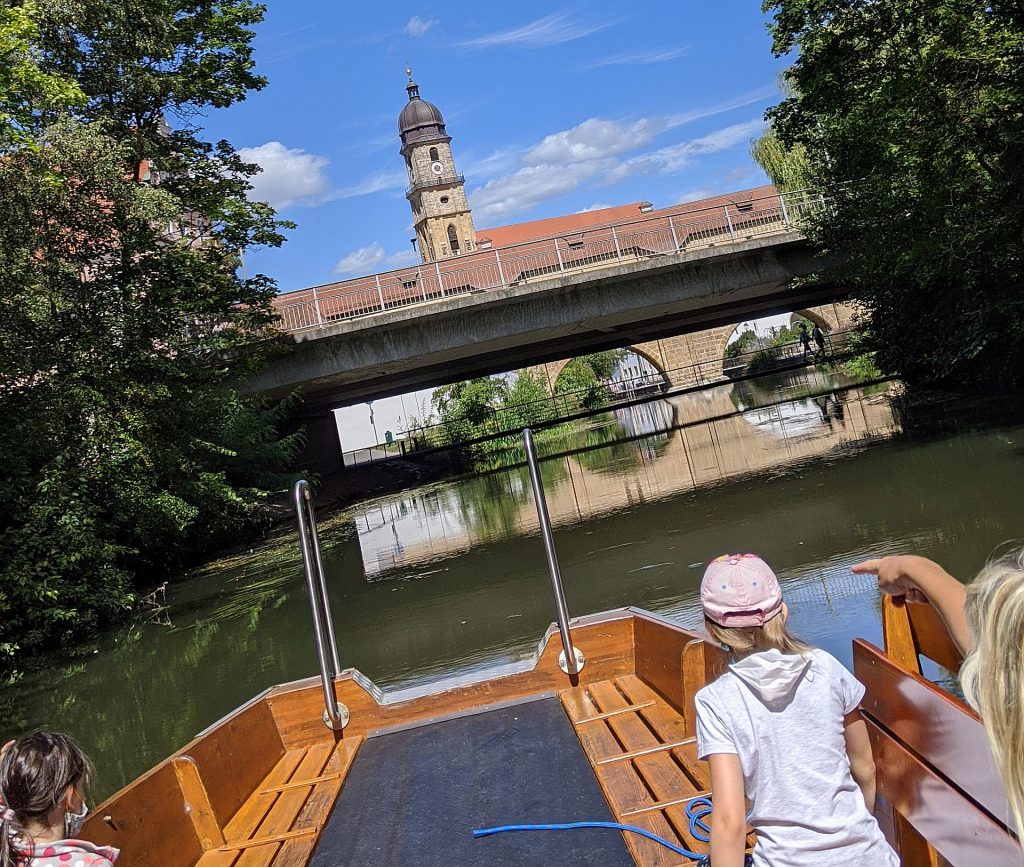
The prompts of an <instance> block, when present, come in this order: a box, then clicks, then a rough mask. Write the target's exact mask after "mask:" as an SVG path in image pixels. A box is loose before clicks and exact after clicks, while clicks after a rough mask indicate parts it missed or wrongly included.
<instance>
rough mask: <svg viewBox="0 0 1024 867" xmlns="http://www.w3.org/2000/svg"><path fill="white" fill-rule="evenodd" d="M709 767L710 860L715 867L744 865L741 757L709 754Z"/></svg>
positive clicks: (743, 807)
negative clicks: (710, 801)
mask: <svg viewBox="0 0 1024 867" xmlns="http://www.w3.org/2000/svg"><path fill="white" fill-rule="evenodd" d="M708 764H709V765H710V766H711V796H712V799H713V801H714V809H712V811H711V863H712V864H713V865H714V867H743V850H744V849H745V842H746V837H747V815H746V809H745V805H746V801H745V800H744V798H743V769H742V767H741V766H740V757H739V756H737V755H734V754H732V753H712V754H711V755H710V756H708Z"/></svg>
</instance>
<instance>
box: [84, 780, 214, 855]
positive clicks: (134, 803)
mask: <svg viewBox="0 0 1024 867" xmlns="http://www.w3.org/2000/svg"><path fill="white" fill-rule="evenodd" d="M122 792H123V793H124V796H122V797H115V798H112V799H110V800H108V801H106V802H105V803H104V804H102V805H101V806H100V808H99V809H97V810H96V812H95V814H94V815H92V816H90V817H89V821H87V822H86V824H85V825H84V826H83V828H82V837H83V838H84V839H87V840H90V841H91V842H93V843H96V844H98V845H105V846H118V847H122V853H121V857H120V858H119V859H118V861H117V864H118V867H142V865H146V864H159V865H161V867H189V865H192V864H195V863H196V861H198V860H199V858H200V856H201V855H202V854H203V846H202V842H201V841H200V839H199V836H198V834H197V832H196V828H195V826H194V824H193V821H192V817H191V815H190V811H189V810H188V808H187V805H186V802H185V797H184V795H183V793H182V790H181V785H180V783H179V781H178V776H177V774H176V773H175V770H174V766H173V765H172V763H171V760H167V761H165V762H163V763H161V764H160V765H158V766H157V767H156V768H155V769H154V770H153V771H152V772H151V773H149V774H147V775H146V776H145V777H142V778H141V779H139V780H136V781H135V782H134V783H132V784H131V786H130V787H129V788H128V789H124V790H122ZM119 794H120V793H119ZM107 817H109V821H106V819H107ZM126 844H127V845H126Z"/></svg>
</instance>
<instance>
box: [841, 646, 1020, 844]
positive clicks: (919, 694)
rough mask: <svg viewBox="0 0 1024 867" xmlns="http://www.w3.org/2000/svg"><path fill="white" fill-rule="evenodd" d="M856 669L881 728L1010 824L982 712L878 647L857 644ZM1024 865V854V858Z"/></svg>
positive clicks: (868, 708)
mask: <svg viewBox="0 0 1024 867" xmlns="http://www.w3.org/2000/svg"><path fill="white" fill-rule="evenodd" d="M853 668H854V673H855V674H856V676H857V679H858V680H859V681H860V682H861V683H863V684H864V686H865V688H866V690H867V691H866V694H865V697H864V702H863V705H862V707H863V709H864V710H865V711H866V712H867V713H868V714H870V716H871V717H872V718H873V719H874V720H875V721H877V722H878V723H879V724H880V725H881V726H883V727H884V728H885V729H887V730H888V731H889V732H891V733H892V734H893V735H894V736H895V737H896V738H898V739H899V740H900V741H902V742H903V744H904V745H905V746H906V747H908V748H909V749H910V750H911V751H913V752H914V753H915V754H916V755H918V756H920V757H921V758H922V759H923V760H924V761H925V762H927V763H928V764H929V765H930V766H932V767H933V768H934V769H935V770H936V771H938V773H939V774H941V775H942V776H945V777H946V778H948V779H950V780H953V781H955V784H956V786H957V787H958V788H959V789H961V790H962V791H963V792H964V794H965V795H966V796H967V797H969V798H970V799H971V800H973V801H975V802H977V803H978V804H979V806H981V807H982V808H983V809H985V810H986V811H987V812H988V813H989V814H990V815H991V816H993V817H994V818H995V819H996V820H998V821H1002V822H1004V823H1005V822H1006V819H1007V817H1009V815H1010V808H1009V805H1008V804H1007V801H1006V795H1005V794H1004V793H1003V787H1002V784H1001V783H1000V780H999V775H998V772H997V771H996V768H995V765H994V763H993V761H992V755H991V752H990V750H989V746H988V740H987V737H986V734H985V727H984V725H983V724H982V722H981V720H980V719H979V718H978V716H977V715H976V714H975V713H974V712H973V711H971V710H969V709H968V708H966V707H965V706H964V705H963V704H962V703H961V702H959V701H958V700H957V699H955V698H954V697H953V696H951V695H950V694H949V693H948V692H946V691H945V690H943V689H940V688H939V687H938V686H936V685H935V684H933V683H932V682H931V681H929V680H927V679H926V678H924V677H922V676H921V675H919V674H917V673H915V672H911V671H906V670H905V669H903V668H901V667H900V666H899V665H897V664H896V663H895V662H894V661H893V660H891V659H889V658H888V657H887V655H886V654H884V653H882V651H880V650H879V649H878V648H877V647H873V646H872V645H871V644H869V643H867V642H866V641H862V640H861V639H857V640H855V641H854V643H853ZM1022 863H1024V858H1022Z"/></svg>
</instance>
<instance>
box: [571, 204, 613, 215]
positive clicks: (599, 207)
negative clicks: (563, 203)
mask: <svg viewBox="0 0 1024 867" xmlns="http://www.w3.org/2000/svg"><path fill="white" fill-rule="evenodd" d="M613 207H615V206H614V205H609V204H606V203H605V202H594V204H592V205H588V206H587V207H585V208H580V209H579V210H578V211H577V212H576V213H577V214H586V213H588V212H589V211H603V210H604V209H605V208H613Z"/></svg>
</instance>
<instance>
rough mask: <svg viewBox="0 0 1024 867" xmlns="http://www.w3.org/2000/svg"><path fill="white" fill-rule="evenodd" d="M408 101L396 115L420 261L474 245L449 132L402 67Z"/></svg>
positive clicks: (473, 236)
mask: <svg viewBox="0 0 1024 867" xmlns="http://www.w3.org/2000/svg"><path fill="white" fill-rule="evenodd" d="M405 72H406V75H408V76H409V83H408V84H407V85H406V87H405V89H406V91H407V92H408V94H409V101H408V102H407V103H406V105H405V107H404V108H403V109H402V112H401V114H399V115H398V135H399V138H401V140H402V149H401V151H400V153H401V154H402V156H403V157H404V158H405V167H406V170H407V171H408V173H409V189H408V190H406V193H405V196H406V198H407V199H408V200H409V206H410V207H411V208H412V220H413V226H414V227H415V229H416V245H417V249H418V250H419V252H420V256H421V257H422V259H423V261H424V262H429V261H432V260H434V259H446V258H448V257H450V256H458V255H460V254H462V253H469V252H472V251H474V250H476V230H475V229H474V227H473V215H472V214H471V213H470V209H469V201H468V200H467V199H466V190H465V184H466V179H465V178H464V177H463V176H462V175H460V174H459V173H458V171H457V170H456V168H455V159H454V157H453V156H452V149H451V140H452V139H451V136H449V135H448V133H447V131H446V130H445V126H444V118H443V117H442V116H441V111H440V110H439V109H438V107H437V106H436V105H434V104H433V103H432V102H427V101H426V100H425V99H423V98H421V97H420V88H419V85H418V84H416V82H415V81H413V80H412V71H411V70H409V69H406V70H405Z"/></svg>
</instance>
